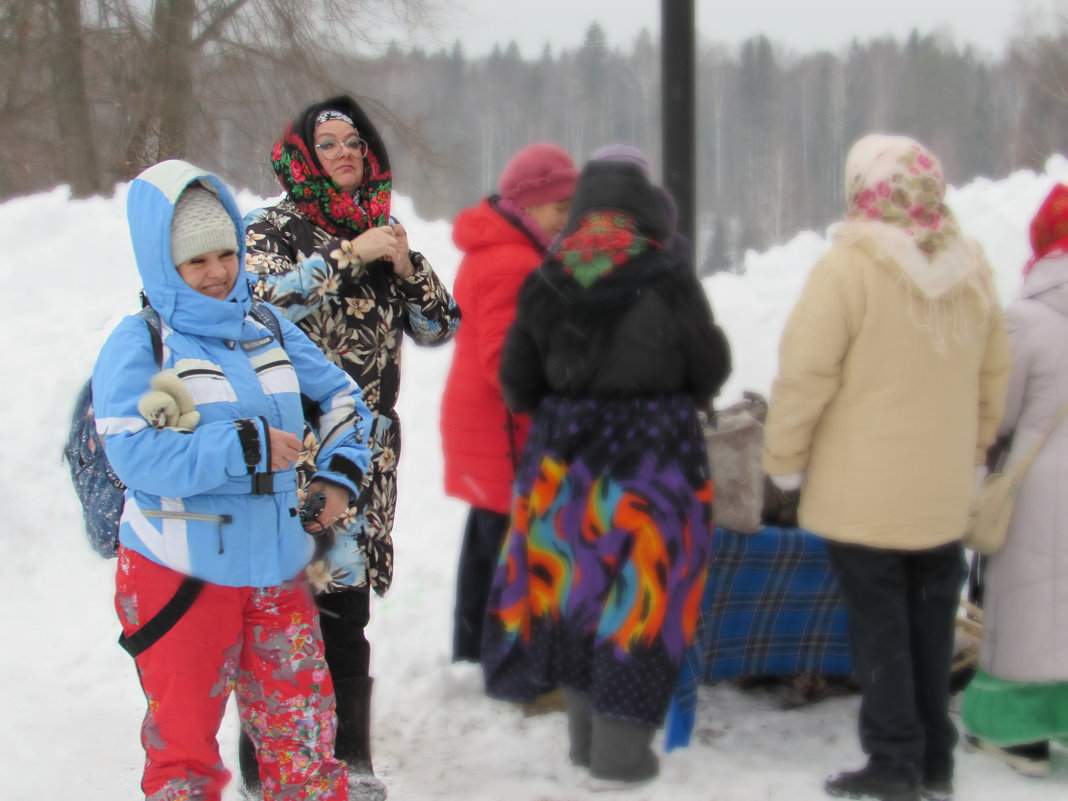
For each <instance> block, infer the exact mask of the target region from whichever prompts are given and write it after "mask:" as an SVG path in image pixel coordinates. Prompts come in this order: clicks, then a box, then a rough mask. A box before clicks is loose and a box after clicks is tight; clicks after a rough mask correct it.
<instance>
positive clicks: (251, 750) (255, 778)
mask: <svg viewBox="0 0 1068 801" xmlns="http://www.w3.org/2000/svg"><path fill="white" fill-rule="evenodd" d="M237 764H238V765H239V766H240V767H241V794H242V795H243V796H245V798H251V799H257V801H258V799H261V798H263V785H262V784H260V763H259V762H257V761H256V746H254V745H253V744H252V740H251V739H250V738H249V736H248V735H247V734H246V733H245V729H244V727H242V728H241V735H240V737H238V739H237Z"/></svg>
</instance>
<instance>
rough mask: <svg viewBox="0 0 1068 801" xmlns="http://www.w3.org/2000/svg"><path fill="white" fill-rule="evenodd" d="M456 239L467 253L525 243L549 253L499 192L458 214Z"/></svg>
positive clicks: (454, 224)
mask: <svg viewBox="0 0 1068 801" xmlns="http://www.w3.org/2000/svg"><path fill="white" fill-rule="evenodd" d="M452 241H453V243H454V244H455V245H456V247H457V248H459V249H460V250H461V251H462V252H463V253H470V252H471V251H472V250H478V249H479V248H485V247H494V246H496V245H525V246H528V247H533V248H536V249H537V250H538V252H539V253H541V254H543V255H544V254H545V248H544V247H543V246H542V245H541V244H539V243H538V242H537V240H536V239H535V238H534V237H533V236H532V235H531V234H530V233H529V232H527V231H526V230H525V228H524V226H523V223H522V221H521V220H519V219H515V218H513V217H512V216H511V215H509V214H508V213H507V212H506V211H505V210H503V209H502V208H500V207H499V206H498V198H497V197H496V196H494V197H489V198H486V199H484V200H483V201H482V202H481V203H479V204H478V205H477V206H474V207H473V208H470V209H464V210H463V211H461V212H460V213H459V214H457V215H456V219H455V220H454V221H453V225H452Z"/></svg>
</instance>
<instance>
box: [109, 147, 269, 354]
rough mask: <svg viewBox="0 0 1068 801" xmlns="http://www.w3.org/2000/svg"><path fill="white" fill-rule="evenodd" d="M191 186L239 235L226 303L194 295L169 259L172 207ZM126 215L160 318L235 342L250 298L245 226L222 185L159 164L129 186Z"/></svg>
mask: <svg viewBox="0 0 1068 801" xmlns="http://www.w3.org/2000/svg"><path fill="white" fill-rule="evenodd" d="M194 183H197V184H199V185H200V186H203V187H204V188H205V189H208V190H210V191H212V192H214V193H215V194H216V195H217V196H218V198H219V200H220V201H221V202H222V204H223V207H224V208H225V209H226V211H227V213H228V214H229V215H230V219H231V220H233V223H234V230H235V231H236V233H237V242H238V254H237V255H238V272H237V280H236V281H235V282H234V286H233V288H232V289H231V290H230V294H229V295H228V296H227V298H226V300H218V299H216V298H211V297H208V296H207V295H202V294H200V293H199V292H197V291H196V290H195V289H193V288H192V287H191V286H189V285H188V284H187V283H186V282H185V281H184V280H183V279H182V277H181V276H180V275H179V274H178V270H177V267H176V266H175V264H174V261H173V260H172V259H171V219H172V218H173V217H174V205H175V203H176V202H177V201H178V196H179V195H181V194H182V192H183V190H185V188H186V187H187V186H189V185H190V184H194ZM126 217H127V220H128V221H129V225H130V239H131V241H132V242H133V250H134V257H135V258H136V260H137V271H138V272H139V273H140V274H141V283H142V285H143V286H144V290H145V294H146V295H147V296H148V299H149V302H150V303H151V304H152V308H154V309H155V310H156V311H157V312H159V316H160V319H162V320H163V322H165V323H166V324H167V325H168V326H170V327H171V328H173V329H175V330H176V331H182V332H185V333H190V334H197V335H202V336H218V337H221V338H223V339H229V340H233V341H239V340H240V339H241V333H242V324H243V321H244V319H245V315H247V314H248V312H249V310H250V309H251V307H252V296H251V292H250V289H249V277H248V275H247V274H246V273H245V226H244V223H243V221H242V217H241V213H240V212H239V211H238V208H237V202H236V201H235V200H234V197H233V195H232V194H230V191H229V190H228V189H227V188H226V185H225V184H223V182H222V181H221V180H220V179H219V178H218V177H217V176H215V175H213V174H212V173H210V172H205V171H204V170H202V169H200V168H199V167H195V166H193V165H192V164H189V163H187V162H185V161H178V160H169V161H162V162H160V163H159V164H156V165H155V166H153V167H149V168H148V169H147V170H145V171H144V172H142V173H141V174H140V175H139V176H137V178H135V179H134V180H133V182H132V183H131V184H130V191H129V193H128V194H127V197H126Z"/></svg>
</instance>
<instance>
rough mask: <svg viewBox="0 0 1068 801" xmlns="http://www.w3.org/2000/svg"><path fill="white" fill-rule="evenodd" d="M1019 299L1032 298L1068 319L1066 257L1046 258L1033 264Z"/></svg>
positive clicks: (1067, 261)
mask: <svg viewBox="0 0 1068 801" xmlns="http://www.w3.org/2000/svg"><path fill="white" fill-rule="evenodd" d="M1020 297H1023V298H1033V299H1035V300H1037V301H1039V302H1041V303H1044V304H1046V305H1047V306H1049V307H1050V308H1051V309H1053V310H1054V311H1056V312H1059V313H1060V314H1063V315H1064V316H1065V317H1068V255H1064V254H1061V255H1058V256H1047V257H1046V258H1044V259H1039V260H1038V261H1037V262H1035V265H1034V267H1032V268H1031V272H1030V274H1029V275H1028V276H1027V282H1026V283H1025V284H1024V287H1023V289H1022V290H1021V292H1020Z"/></svg>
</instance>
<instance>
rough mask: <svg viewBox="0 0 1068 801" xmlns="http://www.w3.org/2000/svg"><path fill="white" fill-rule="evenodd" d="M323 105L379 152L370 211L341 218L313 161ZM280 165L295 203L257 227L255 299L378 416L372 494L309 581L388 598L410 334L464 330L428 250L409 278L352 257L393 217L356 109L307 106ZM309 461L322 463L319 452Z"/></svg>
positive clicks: (367, 181) (251, 249)
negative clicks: (304, 339)
mask: <svg viewBox="0 0 1068 801" xmlns="http://www.w3.org/2000/svg"><path fill="white" fill-rule="evenodd" d="M346 104H350V105H346ZM324 107H325V108H341V109H342V110H345V111H347V112H348V113H349V114H350V116H352V117H353V119H354V120H356V128H357V130H358V131H359V132H360V135H361V136H362V137H363V138H364V139H365V140H366V141H367V142H368V145H369V147H370V149H369V152H368V155H367V157H366V163H365V177H364V185H363V186H362V187H361V188H360V190H359V191H358V193H357V195H356V197H355V203H356V205H357V206H358V207H359V208H357V209H356V210H355V212H354V213H350V214H349V215H348V216H347V217H346V216H343V215H340V214H338V213H337V211H338V204H337V197H336V193H337V187H336V184H334V183H333V181H331V180H330V179H329V178H327V177H326V176H325V175H324V174H323V173H321V171H320V170H319V168H318V162H317V160H316V159H315V157H314V156H312V155H311V142H310V137H311V135H312V134H311V131H312V130H313V128H312V127H311V126H310V125H309V123H308V120H309V118H310V119H311V120H314V117H315V114H317V113H318V110H320V109H321V108H324ZM302 129H303V130H302ZM272 164H273V166H274V168H275V171H276V172H278V174H279V179H280V180H281V182H282V185H283V186H284V187H286V190H287V197H286V198H284V199H283V200H282V201H281V202H280V203H278V205H276V206H274V207H272V208H267V209H261V210H258V211H255V212H252V213H251V214H250V215H249V217H248V218H247V219H246V223H247V225H248V231H247V237H248V239H247V244H248V259H247V267H248V270H249V271H250V272H251V273H253V274H254V275H255V276H257V277H258V280H257V281H256V284H255V292H256V294H257V295H258V296H259V297H260V298H262V299H263V300H266V301H268V302H270V303H271V304H273V305H275V306H276V307H278V308H279V309H280V310H281V311H282V312H283V313H284V314H285V315H286V316H287V317H288V318H289V319H290V320H292V321H293V322H295V323H296V324H297V325H298V326H299V327H300V328H301V329H302V330H303V331H304V332H305V333H306V334H307V335H308V336H309V338H311V340H312V341H313V342H315V343H316V344H317V345H318V346H319V348H320V349H321V350H322V351H323V353H324V354H325V355H326V356H327V358H329V359H330V360H331V361H333V362H334V363H335V364H337V365H339V366H340V367H342V368H343V369H344V370H345V371H346V372H347V373H348V374H349V375H350V376H352V378H353V379H354V380H355V381H356V382H357V383H358V384H359V385H360V387H361V388H362V390H363V400H364V403H366V404H367V406H368V408H369V409H370V410H371V412H372V413H373V414H374V427H373V430H372V440H373V442H372V461H371V470H370V471H369V474H368V481H367V483H366V485H365V489H364V492H363V493H362V495H361V498H360V499H359V500H358V501H357V502H356V503H354V504H353V505H352V506H351V507H350V508H349V510H348V511H347V513H346V514H345V515H344V516H343V517H342V519H341V521H339V522H338V523H337V524H335V526H334V531H333V534H334V536H335V543H334V545H333V546H332V548H331V549H330V551H329V552H328V554H327V557H326V560H325V562H323V563H317V564H316V565H313V566H312V568H310V569H309V575H310V576H311V578H312V581H313V583H314V584H315V586H316V588H317V589H318V590H320V591H326V592H329V591H332V590H338V589H345V588H348V587H360V586H367V585H369V586H371V587H372V588H373V589H374V590H375V591H376V592H377V593H378V594H380V595H381V594H383V593H385V591H386V590H387V589H388V588H389V584H390V581H391V579H392V573H393V542H392V536H391V532H392V529H393V518H394V511H395V507H396V500H397V482H396V465H397V459H398V457H399V455H400V445H401V433H400V420H399V418H398V416H397V413H396V411H395V409H394V406H395V405H396V402H397V395H398V392H399V389H400V375H401V343H402V340H403V335H404V334H405V333H407V334H408V335H409V336H410V337H412V339H413V340H415V342H417V343H418V344H420V345H434V344H439V343H442V342H445V341H447V340H448V339H450V338H451V337H452V336H453V334H454V333H455V332H456V328H457V326H458V325H459V322H460V312H459V309H458V307H457V306H456V303H455V301H454V300H453V299H452V296H451V295H450V294H449V291H448V290H447V289H446V287H445V285H444V284H443V283H442V282H441V280H440V279H439V278H438V276H437V275H436V274H435V273H434V271H433V269H432V268H431V266H430V264H429V262H427V260H426V259H425V258H424V257H423V256H422V254H419V253H416V252H412V253H411V254H410V257H411V261H412V265H413V266H414V267H415V273H414V274H413V275H412V276H411V277H410V278H400V277H398V276H396V275H395V274H394V273H393V270H392V265H390V264H388V263H386V262H383V261H376V262H371V263H370V264H362V263H361V262H360V261H359V259H358V258H356V257H355V256H354V254H353V253H352V250H351V248H350V246H349V242H350V241H351V239H353V238H354V237H355V236H357V235H358V234H359V233H362V232H363V231H364V230H367V229H368V228H370V227H373V226H375V225H384V224H387V223H388V222H390V221H391V220H392V218H391V217H389V191H390V173H389V166H388V159H387V158H386V154H385V149H384V147H383V146H382V144H381V140H380V139H379V137H378V135H377V133H376V132H375V130H374V128H373V126H371V124H370V121H369V120H367V119H366V117H365V116H364V115H363V113H362V111H360V110H359V107H358V106H356V104H355V102H354V101H352V100H351V99H350V98H332V99H331V100H328V101H324V102H323V103H320V104H317V105H316V106H313V107H311V108H310V109H308V110H307V111H306V112H305V114H304V115H302V118H301V119H299V120H298V121H297V122H295V123H293V124H292V125H290V126H289V127H288V128H287V130H286V133H285V134H284V135H283V137H282V139H281V140H280V141H279V143H278V145H276V147H275V152H274V154H273V156H272ZM309 198H310V200H309ZM346 201H348V202H350V204H351V201H349V199H348V198H346ZM339 218H340V219H339ZM309 445H312V446H314V442H309ZM306 458H307V459H308V461H309V463H312V462H313V461H314V447H313V448H311V449H310V450H309V453H308V454H307V455H306Z"/></svg>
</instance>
